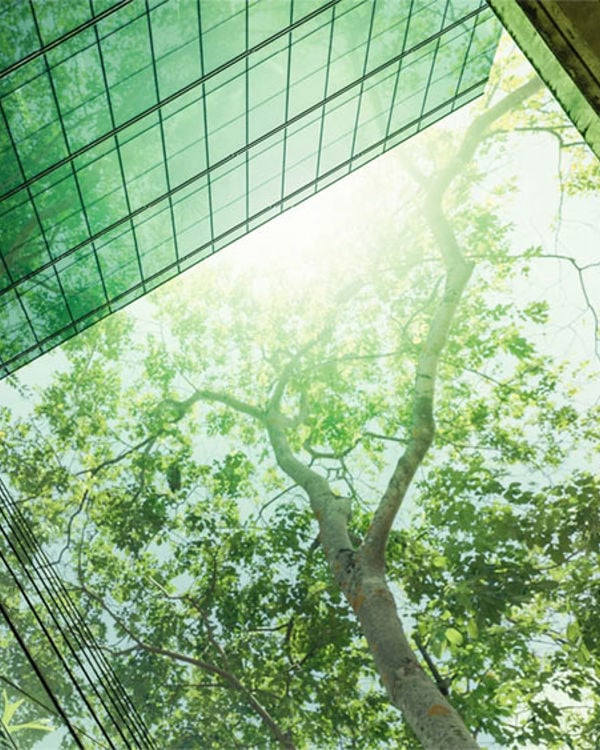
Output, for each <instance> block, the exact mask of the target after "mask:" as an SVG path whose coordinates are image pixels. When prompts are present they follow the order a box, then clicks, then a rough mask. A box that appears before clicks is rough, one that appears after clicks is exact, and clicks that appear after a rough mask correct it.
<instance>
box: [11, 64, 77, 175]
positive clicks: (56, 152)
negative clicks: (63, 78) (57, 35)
mask: <svg viewBox="0 0 600 750" xmlns="http://www.w3.org/2000/svg"><path fill="white" fill-rule="evenodd" d="M3 107H4V111H5V113H6V117H7V119H8V123H9V127H10V130H11V133H12V137H13V138H14V140H15V143H16V146H17V150H18V152H19V157H20V159H21V162H22V164H23V169H24V170H25V173H26V175H27V176H28V177H29V176H31V175H34V174H36V173H37V172H40V171H41V170H42V169H44V168H45V167H47V166H49V165H50V164H52V163H53V162H55V161H58V160H59V159H62V158H63V157H64V156H66V154H67V149H66V146H65V141H64V138H63V135H62V130H61V127H60V122H59V120H58V112H57V111H56V106H55V103H54V97H53V95H52V89H51V87H50V81H49V79H48V76H47V75H43V76H39V77H37V78H34V79H33V80H32V81H30V82H29V83H27V84H25V85H23V86H21V87H20V88H18V89H16V90H15V91H13V93H12V94H9V95H8V96H6V97H5V98H4V100H3Z"/></svg>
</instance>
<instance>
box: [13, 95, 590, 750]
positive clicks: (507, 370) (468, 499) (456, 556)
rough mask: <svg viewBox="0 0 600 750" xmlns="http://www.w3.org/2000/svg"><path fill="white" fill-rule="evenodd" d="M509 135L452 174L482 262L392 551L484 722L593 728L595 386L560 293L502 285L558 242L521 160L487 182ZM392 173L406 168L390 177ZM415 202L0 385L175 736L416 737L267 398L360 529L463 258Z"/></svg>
mask: <svg viewBox="0 0 600 750" xmlns="http://www.w3.org/2000/svg"><path fill="white" fill-rule="evenodd" d="M546 106H547V105H546V104H545V98H544V97H543V96H542V95H539V96H538V97H537V98H534V99H533V101H532V102H530V103H529V109H527V110H526V111H523V112H520V113H517V114H509V115H508V116H507V117H506V121H505V122H504V125H503V126H502V127H500V125H502V123H500V124H499V125H498V127H497V130H498V131H499V132H500V133H501V131H504V130H508V129H513V130H514V129H515V128H516V127H517V126H516V125H515V122H518V123H519V125H518V127H519V128H525V129H527V127H528V126H530V124H531V118H532V117H534V115H535V116H538V118H539V116H540V113H542V114H543V113H544V112H545V110H544V109H543V107H546ZM532 113H533V114H532ZM549 117H550V120H549V121H548V127H549V128H551V127H552V126H553V124H554V121H555V118H556V115H555V113H554V112H553V111H552V112H551V116H550V115H549ZM536 122H539V119H538V120H536ZM561 122H562V121H561ZM561 128H562V125H561ZM561 132H562V131H561ZM454 137H455V136H453V135H452V134H449V133H447V132H444V131H443V130H442V131H441V132H439V133H437V134H435V133H432V134H430V136H429V137H428V138H427V139H425V140H424V141H423V146H422V148H421V149H420V150H417V149H413V154H412V156H413V158H414V164H413V165H412V167H410V171H411V172H413V173H414V171H415V170H416V171H417V172H422V173H423V174H429V175H432V177H431V179H434V177H433V176H435V175H436V174H438V173H440V174H441V173H442V171H443V168H444V167H443V164H444V163H445V161H447V159H446V156H447V152H448V151H449V149H450V144H451V143H452V138H454ZM503 137H505V136H503V135H502V134H500V135H497V136H496V138H495V139H487V136H486V138H483V137H482V139H481V143H482V154H483V155H482V156H480V157H479V161H478V160H475V161H473V162H472V163H471V164H470V165H468V166H467V165H463V167H462V168H461V171H460V172H459V173H458V174H457V175H455V177H456V179H455V180H454V182H453V185H452V190H451V191H450V192H449V193H448V196H447V198H446V210H447V213H448V215H450V216H451V218H452V226H453V231H454V233H455V236H456V238H457V240H458V242H459V243H460V245H461V246H462V247H463V248H464V253H465V255H466V256H467V257H468V258H469V259H472V260H473V261H477V262H478V263H479V265H478V268H477V270H476V272H475V274H474V277H473V279H472V282H471V284H470V286H469V289H468V294H467V296H466V298H465V299H464V302H463V304H462V305H461V307H460V310H459V313H458V317H457V319H456V321H455V325H454V327H453V330H452V337H451V340H450V341H449V344H448V346H447V347H446V349H445V351H444V354H443V357H442V360H441V362H440V364H439V381H440V389H439V394H438V396H437V401H436V407H435V416H436V421H437V435H436V442H435V445H434V449H433V451H432V452H431V454H430V455H429V457H428V459H427V460H426V462H425V464H424V465H423V466H422V468H421V469H420V471H419V473H418V475H417V480H416V482H415V484H414V486H413V489H412V494H411V495H410V497H409V498H408V500H407V503H406V507H405V509H403V511H402V514H401V516H400V517H399V519H398V521H397V524H396V527H395V528H394V530H393V532H392V535H391V537H390V539H389V543H388V548H387V572H388V576H389V578H390V580H391V581H392V582H393V585H394V587H395V589H396V590H397V595H398V607H399V610H400V613H401V615H402V616H403V617H404V619H405V621H406V623H407V630H408V632H409V635H410V636H411V638H412V641H413V644H414V646H415V649H417V651H418V653H419V654H420V658H421V659H422V662H423V664H424V667H425V668H426V669H431V667H430V666H429V664H428V662H433V664H434V665H435V668H436V670H437V672H438V673H439V674H438V675H437V676H441V677H442V678H443V680H444V683H445V685H446V686H449V692H450V699H451V701H452V702H453V704H454V705H456V706H457V708H458V709H459V711H460V712H461V714H462V715H463V717H464V718H465V721H466V723H467V725H468V726H469V727H470V729H471V730H472V731H473V732H474V733H476V734H477V736H478V737H479V738H480V740H481V742H482V743H484V744H485V742H486V741H488V740H489V738H492V739H493V740H495V741H496V742H497V743H498V744H499V745H500V746H502V747H507V748H517V747H519V748H521V747H526V746H527V744H528V743H533V744H534V745H537V746H540V745H542V746H544V747H548V748H557V749H558V748H565V747H569V748H577V749H578V750H579V749H583V750H585V749H586V748H588V749H589V750H591V748H593V747H596V746H597V743H598V741H599V737H600V735H599V730H598V727H599V723H598V707H597V695H598V688H599V687H600V685H599V676H598V675H599V671H598V665H599V663H600V638H599V637H598V633H600V609H599V607H598V585H597V583H596V582H597V581H598V580H600V559H599V555H598V549H599V544H598V542H599V536H600V522H599V521H598V518H599V514H600V479H599V477H598V474H597V473H594V471H593V470H592V468H591V467H593V466H594V461H596V462H597V458H598V446H597V437H598V436H597V427H596V425H597V419H598V416H599V414H598V407H597V405H596V406H595V407H590V408H581V407H580V405H579V402H578V401H577V399H576V398H575V397H574V396H575V393H574V386H573V385H572V382H571V379H572V372H571V370H572V368H571V367H570V366H569V365H567V364H565V363H560V362H557V361H555V358H554V357H553V356H552V353H551V352H548V351H544V349H543V347H542V346H540V343H539V342H540V340H541V332H542V331H543V330H544V329H545V327H546V326H547V325H548V320H549V315H550V312H549V306H548V303H547V302H546V301H545V300H534V301H531V300H527V299H523V300H515V299H514V296H512V295H511V289H512V287H513V285H514V284H516V283H517V282H518V281H519V280H521V279H523V278H526V274H527V269H530V270H529V272H530V273H533V271H532V270H531V269H534V268H535V264H536V262H542V263H544V262H547V261H544V260H542V261H540V260H539V256H540V254H541V253H542V251H541V249H539V248H537V249H533V250H532V249H530V250H521V249H519V248H515V247H514V246H513V238H512V235H511V227H510V226H509V225H508V224H507V223H506V222H505V221H503V220H502V218H501V216H500V213H499V210H498V202H499V201H501V200H504V199H505V193H506V184H505V182H502V184H501V185H499V186H496V187H495V188H494V189H493V190H490V191H489V192H490V194H491V196H492V197H491V198H489V199H486V200H485V201H482V200H481V198H480V188H481V185H482V183H483V181H484V180H485V179H487V176H486V170H487V167H488V166H489V164H490V163H491V162H492V161H493V160H494V159H499V158H500V156H501V154H502V144H501V139H502V138H503ZM492 142H493V143H495V144H496V148H497V150H496V151H494V147H493V146H492V145H491V144H492ZM499 142H500V146H498V145H497V144H498V143H499ZM402 158H403V159H407V158H408V157H406V156H402ZM586 168H587V167H586ZM582 179H583V178H582ZM586 184H587V183H586ZM400 189H401V188H400V187H398V186H394V184H393V183H392V184H391V185H390V191H391V193H392V194H393V195H394V199H395V200H397V198H398V192H399V191H400ZM478 191H479V192H478ZM399 221H400V220H399V219H396V218H394V219H393V220H390V218H389V216H388V215H387V214H385V212H384V211H383V210H382V213H381V215H379V214H375V215H374V216H373V215H370V216H369V217H365V218H364V226H363V227H362V228H360V231H358V230H357V227H356V226H353V227H352V228H351V230H349V231H348V233H347V235H346V236H344V237H341V238H338V242H339V243H340V244H341V245H342V246H343V248H344V253H345V255H344V263H343V265H342V267H340V261H339V257H338V258H336V259H335V261H336V262H334V259H333V258H331V257H330V256H329V255H328V254H327V253H325V252H323V249H322V247H316V248H315V252H314V253H313V254H312V255H311V256H310V261H309V268H308V269H305V272H304V273H305V275H304V277H303V275H302V273H300V270H301V269H300V268H296V267H293V268H291V269H290V266H291V265H293V263H294V261H293V260H291V259H290V257H289V256H288V255H285V257H283V255H284V254H283V255H282V254H280V256H279V258H277V259H273V258H270V259H269V261H268V263H267V264H266V265H265V266H263V267H260V268H253V269H252V270H251V272H250V273H248V271H247V270H246V271H245V270H244V269H243V268H242V269H240V268H236V267H235V265H234V264H231V266H230V267H229V268H227V267H226V263H225V262H224V263H223V264H222V266H221V267H220V268H219V270H218V273H217V271H216V270H213V269H211V268H202V269H200V270H201V273H199V274H198V275H197V276H195V277H194V278H193V279H185V278H182V279H180V280H178V284H177V287H176V288H173V289H171V290H170V291H169V290H165V291H164V292H163V293H162V294H161V295H160V296H158V297H157V303H158V304H157V309H156V313H155V316H154V318H153V320H152V326H153V332H152V334H151V335H148V336H147V337H143V336H142V335H140V334H139V333H137V332H136V331H135V329H134V328H133V326H132V324H131V322H130V320H129V319H128V318H127V317H126V316H124V315H123V316H114V317H112V318H110V319H108V320H106V321H104V322H102V323H101V324H98V325H97V326H96V327H95V328H93V329H91V330H88V331H86V332H85V333H83V334H81V335H80V336H79V337H78V338H76V339H74V340H73V341H72V342H70V343H69V344H68V345H67V346H65V347H64V352H65V355H66V357H67V360H68V364H67V366H66V368H65V369H64V371H61V372H57V373H56V374H54V375H53V376H52V378H51V380H50V382H49V383H48V384H47V386H45V387H44V388H42V389H39V391H37V392H28V391H27V389H25V390H23V387H21V386H18V384H17V383H16V381H15V384H16V385H17V387H21V388H22V393H23V394H25V395H26V396H27V397H28V398H29V399H30V401H31V404H32V409H31V413H30V414H29V415H25V416H20V417H19V416H16V415H13V414H11V412H10V411H9V410H8V409H6V408H4V409H2V410H1V411H0V430H1V431H2V435H3V440H2V442H1V443H0V465H1V466H2V468H3V470H4V471H5V472H6V474H7V475H8V476H9V477H10V482H11V484H12V487H13V488H14V490H15V492H16V494H17V495H18V497H19V498H20V499H21V500H22V503H21V507H22V509H23V513H24V514H25V515H26V517H27V518H28V521H29V522H30V524H31V526H32V528H33V529H34V531H35V534H36V536H37V538H38V539H39V541H40V542H41V543H43V544H45V545H46V548H47V549H48V550H49V551H50V553H51V555H52V556H53V557H54V558H55V559H56V560H57V561H60V569H61V570H62V571H63V572H64V575H65V578H66V580H67V581H68V583H69V586H70V588H71V590H72V593H73V596H74V597H76V599H77V600H78V601H79V603H80V605H81V606H82V607H83V608H84V609H85V611H86V614H87V618H88V621H89V624H90V626H91V627H92V629H93V631H94V633H95V634H96V635H97V637H98V638H99V639H100V640H101V641H102V642H103V643H104V644H105V646H106V648H107V649H108V650H109V652H110V654H111V660H112V662H113V664H114V665H115V668H116V669H117V672H118V675H119V677H120V678H121V679H122V681H123V683H124V684H125V686H126V688H127V689H128V691H130V693H131V694H132V697H133V699H134V701H135V703H136V705H137V706H138V708H139V709H140V711H141V712H142V713H143V715H144V717H145V719H146V720H147V722H148V724H149V725H150V727H151V729H152V732H153V733H154V734H155V736H157V737H160V743H161V746H162V747H169V748H181V749H182V750H185V749H188V748H189V749H190V750H193V749H194V748H214V749H215V750H229V748H231V749H233V748H246V749H248V748H257V750H258V749H259V748H272V747H277V746H281V744H282V742H281V739H278V738H277V737H276V734H275V732H274V731H273V727H278V728H279V730H280V731H281V733H282V734H283V735H285V736H287V737H291V738H292V739H293V742H294V746H295V747H297V748H323V750H329V749H331V750H334V749H335V750H338V749H340V750H341V749H342V748H361V749H362V748H368V749H369V750H377V748H384V747H390V746H397V747H406V748H416V747H418V746H419V745H418V743H417V741H416V739H415V738H414V736H413V734H412V732H411V730H410V728H409V727H407V726H406V725H405V724H404V723H403V722H402V721H401V720H400V719H399V718H398V716H397V714H395V713H394V711H393V709H392V708H391V706H390V705H389V704H388V702H387V699H386V697H385V695H384V694H383V692H382V690H381V689H380V686H379V684H378V682H377V680H376V679H375V676H374V671H373V667H372V660H371V655H370V654H369V653H368V650H367V647H366V643H365V640H364V638H363V637H362V635H361V632H360V629H359V626H358V623H357V621H356V619H355V618H354V615H353V614H352V612H351V610H350V609H349V607H348V605H347V603H346V602H345V601H344V599H343V597H342V595H341V593H340V592H339V590H338V589H337V588H336V586H335V583H334V581H333V580H332V578H331V575H330V572H329V570H328V567H327V564H326V561H325V558H324V555H323V551H322V549H321V548H320V545H319V541H318V538H317V524H316V521H315V519H314V518H313V517H312V514H311V511H310V509H309V507H308V505H307V503H306V500H305V498H304V497H303V495H302V493H300V492H299V490H298V488H297V487H295V486H294V485H293V483H291V482H290V480H289V478H288V477H286V476H284V475H283V473H282V472H281V471H280V470H279V469H278V468H277V466H276V465H275V461H274V459H273V455H272V451H271V448H270V445H269V443H268V439H267V436H266V434H265V431H264V429H263V426H262V425H261V423H260V421H259V420H257V419H254V418H253V416H252V414H253V413H254V411H260V410H262V409H264V408H265V406H266V404H267V402H268V400H269V398H270V397H271V396H272V394H273V392H274V390H275V389H276V388H277V387H278V383H281V382H282V381H283V380H285V384H286V390H285V395H284V397H283V401H282V403H283V411H284V417H283V418H284V419H285V420H286V429H287V434H288V436H289V441H290V445H291V447H292V448H293V450H295V451H296V452H297V454H298V455H299V456H300V457H301V458H302V460H303V461H305V462H306V463H307V464H309V465H310V466H312V467H313V468H315V469H316V470H317V471H319V472H320V473H321V474H322V475H324V476H326V477H327V478H328V479H329V481H330V483H331V485H332V486H333V487H335V489H336V490H338V491H339V492H340V493H341V494H343V495H347V496H349V497H351V498H352V503H353V516H352V519H351V522H350V525H351V529H352V532H353V534H354V535H356V538H357V540H360V539H361V538H362V536H363V535H364V534H365V532H366V530H367V528H368V525H369V523H370V520H371V515H372V511H373V509H374V507H375V505H376V503H377V501H378V499H379V497H380V495H381V493H382V491H383V490H384V489H385V482H386V479H387V476H388V475H389V467H390V466H391V465H392V464H393V462H394V461H395V460H396V458H397V454H398V452H399V450H401V448H402V446H403V445H404V444H405V443H406V441H407V440H408V437H409V427H410V404H411V395H412V392H413V380H414V367H415V360H416V357H417V356H418V353H419V351H420V349H421V347H422V345H423V341H424V338H425V336H426V334H427V326H428V323H429V320H430V317H431V315H432V312H433V310H434V309H435V305H436V303H437V301H438V300H439V296H440V293H441V284H442V281H443V277H444V270H443V264H442V263H441V261H440V259H439V253H438V248H436V244H435V241H434V236H433V235H432V233H431V231H430V230H431V227H430V226H428V223H427V221H428V219H427V216H426V214H425V212H424V211H423V210H422V208H421V203H417V204H416V207H415V208H414V209H410V210H408V211H407V214H406V223H405V224H404V225H402V226H400V227H398V226H397V223H398V222H399ZM363 237H370V238H371V239H370V242H367V241H366V240H365V241H364V242H362V241H361V238H363ZM299 265H300V264H299V261H298V266H299ZM286 270H287V271H290V270H291V271H296V274H295V275H294V273H288V274H287V275H286V273H284V271H286ZM14 606H15V607H16V606H17V603H16V601H15V603H14ZM22 620H23V627H30V628H32V627H33V625H32V624H31V623H27V618H26V615H25V614H23V615H22ZM3 649H4V650H6V652H7V653H8V659H9V663H10V664H11V668H13V669H14V672H15V674H22V673H25V667H24V665H23V663H22V659H21V657H19V655H18V653H17V652H16V651H14V650H13V649H12V646H10V645H9V644H7V645H5V644H4V643H3ZM433 676H434V678H436V679H437V676H436V675H435V674H434V675H433ZM71 702H72V703H71V705H70V707H71V708H72V711H73V713H74V715H75V716H79V717H80V718H81V715H82V714H81V715H79V714H78V710H79V709H78V708H77V706H76V701H75V699H74V698H73V697H72V696H71ZM37 710H38V709H36V711H37Z"/></svg>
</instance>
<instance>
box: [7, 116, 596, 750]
mask: <svg viewBox="0 0 600 750" xmlns="http://www.w3.org/2000/svg"><path fill="white" fill-rule="evenodd" d="M468 119H469V110H468V108H466V109H464V110H461V111H459V112H458V113H455V115H453V116H451V118H449V119H448V120H446V121H445V122H444V127H448V126H449V125H450V124H452V125H453V127H456V128H457V129H459V130H462V129H463V128H464V127H465V124H466V123H467V122H468ZM434 127H435V126H434ZM553 145H554V144H553V143H552V140H551V137H550V136H544V135H539V136H536V137H531V138H527V139H523V140H522V145H520V146H518V147H515V149H514V150H513V151H512V152H511V153H510V154H509V157H508V163H507V165H506V172H507V174H509V173H510V172H512V170H513V169H518V170H519V175H520V176H519V182H518V191H517V193H516V195H514V196H513V198H514V200H511V201H510V203H509V208H508V209H507V210H508V212H509V214H510V218H511V220H512V221H513V222H514V225H515V229H514V236H513V238H514V243H515V247H520V248H523V249H525V248H526V247H528V246H531V245H542V246H543V247H544V248H545V250H546V251H547V252H556V253H559V254H564V255H570V256H574V257H576V258H577V259H578V262H580V263H581V264H586V263H593V262H597V261H598V247H600V236H599V233H600V230H599V228H600V200H599V199H598V197H597V196H594V197H593V198H586V199H580V198H577V199H570V198H568V199H567V200H566V201H565V203H564V206H563V212H564V221H563V224H562V227H561V230H560V232H559V234H558V235H557V234H556V231H555V227H554V226H553V224H552V222H553V220H554V216H555V214H556V209H557V205H558V200H559V196H558V192H557V190H556V162H555V158H554V156H552V157H550V156H549V154H550V153H552V154H553V153H554V152H553V151H551V150H550V149H551V148H552V147H553ZM396 168H397V164H396V156H395V154H394V152H393V151H392V152H390V153H389V154H387V155H384V156H383V157H380V158H379V159H377V160H375V161H374V162H372V163H370V164H369V165H367V166H365V167H363V168H362V169H360V170H359V171H358V172H355V173H353V174H352V175H350V176H348V177H347V178H345V179H343V180H342V181H340V182H338V183H336V184H335V185H333V186H331V187H329V188H327V189H326V190H325V191H323V192H322V193H320V194H319V195H318V196H317V197H316V198H312V199H310V200H308V201H306V202H304V203H303V204H301V205H300V206H298V207H296V208H294V209H292V210H291V211H288V212H287V213H286V214H284V215H282V216H280V217H278V218H277V219H274V220H272V221H271V222H269V224H267V225H265V226H263V227H262V228H260V229H257V230H255V231H254V232H253V233H252V234H251V235H248V236H246V237H245V238H242V239H241V240H238V241H237V242H236V243H235V244H233V245H231V246H230V247H228V248H226V249H225V250H223V251H221V252H220V253H219V254H217V255H216V256H214V257H213V258H211V259H209V260H207V261H204V262H202V263H201V264H199V266H197V267H196V268H194V269H192V270H190V271H189V272H188V274H189V276H192V275H194V274H202V273H203V271H204V270H205V268H206V267H207V265H210V266H214V267H215V268H221V267H223V268H225V267H227V266H229V265H230V264H233V265H234V266H236V267H238V268H240V267H241V268H243V267H247V268H255V269H256V268H260V266H261V265H263V264H266V265H267V266H268V265H273V264H279V263H280V262H281V260H282V254H284V260H285V261H286V262H285V263H281V267H282V268H284V267H285V268H287V270H288V272H289V273H290V274H292V276H293V279H294V281H295V283H297V284H298V286H300V287H302V286H306V287H308V286H309V285H310V283H311V280H312V278H313V277H314V275H315V274H317V273H318V271H319V263H318V256H319V253H320V252H322V248H323V246H324V244H325V245H326V246H327V247H328V248H329V249H330V252H331V253H339V262H340V263H344V260H345V259H344V246H343V244H344V243H343V242H340V241H339V237H340V236H343V235H344V234H345V233H346V232H348V231H349V230H350V231H351V230H352V229H353V228H355V231H356V233H360V234H362V236H365V235H364V230H363V229H362V228H361V227H362V226H367V225H368V222H369V221H373V216H374V215H375V216H376V215H377V213H378V212H379V211H380V210H386V209H387V208H389V210H392V209H393V210H398V207H397V206H391V205H389V206H385V199H386V196H385V194H383V195H382V194H381V191H380V190H377V188H376V186H377V185H385V184H386V180H387V179H388V175H389V171H390V169H396ZM407 184H408V183H407ZM409 197H410V196H407V198H409ZM382 204H383V205H382ZM360 234H359V236H360ZM323 235H325V242H324V240H323ZM317 248H318V250H317ZM290 258H291V259H292V260H293V262H289V259H290ZM546 264H547V265H545V266H544V267H543V270H542V271H541V272H540V273H539V275H538V276H536V277H535V278H533V279H530V280H529V281H528V282H527V284H523V286H522V287H519V288H516V289H515V295H517V296H519V295H523V294H528V295H531V296H532V298H536V297H537V298H540V297H543V296H545V297H546V298H549V299H550V301H551V303H552V319H551V322H550V325H549V326H548V330H547V342H548V347H549V349H550V350H552V351H554V352H555V353H556V354H558V355H565V356H568V357H569V358H570V359H571V360H572V361H578V360H584V359H590V358H592V357H593V353H594V349H593V319H592V316H591V315H590V313H589V311H588V310H587V309H586V304H585V300H584V298H583V294H582V291H581V288H580V286H579V280H578V277H577V274H576V273H575V271H574V269H573V268H572V267H571V266H570V265H569V264H568V263H559V262H554V261H546ZM587 273H588V280H587V288H588V290H589V292H590V294H591V295H592V296H593V290H594V289H596V290H597V289H599V288H600V267H598V268H595V269H590V270H589V271H588V272H587ZM171 283H172V284H174V285H177V283H178V280H177V279H175V280H173V281H172V282H171ZM254 284H255V285H256V289H255V291H259V292H261V295H263V294H264V296H265V297H268V294H267V292H268V289H267V287H266V286H265V282H264V280H263V278H262V277H261V275H260V273H259V272H257V273H256V274H255V280H254ZM158 293H160V290H158ZM596 294H597V293H596ZM127 310H128V313H129V314H132V315H134V316H135V317H136V318H137V319H138V321H139V324H140V326H141V330H144V329H147V328H149V327H152V325H153V322H152V311H151V306H150V305H149V303H148V301H147V300H144V299H142V300H139V301H137V302H135V303H133V304H132V305H131V306H130V307H129V308H127ZM63 362H64V358H63V356H62V355H61V353H60V351H55V352H53V353H50V354H47V355H45V356H43V357H41V358H39V359H37V360H35V361H34V362H32V363H31V364H29V365H27V366H26V367H25V368H23V369H22V370H21V371H20V372H19V373H18V375H19V378H20V379H21V380H22V381H23V382H25V383H27V384H30V385H44V384H45V383H46V382H47V381H48V378H49V376H50V374H51V373H52V371H53V370H54V369H55V368H56V367H59V366H60V365H61V364H62V363H63ZM597 365H598V362H596V363H595V368H596V370H597V369H598V366H597ZM588 397H589V398H593V395H592V392H591V391H588ZM0 403H2V404H4V405H9V406H14V407H15V408H16V410H17V411H19V410H23V409H26V408H27V406H26V404H24V403H22V402H16V401H15V394H14V391H12V390H11V389H9V388H8V386H7V384H6V382H2V383H0ZM45 742H46V744H44V745H43V747H45V748H51V747H54V745H52V744H51V743H50V741H49V740H46V741H45Z"/></svg>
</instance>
